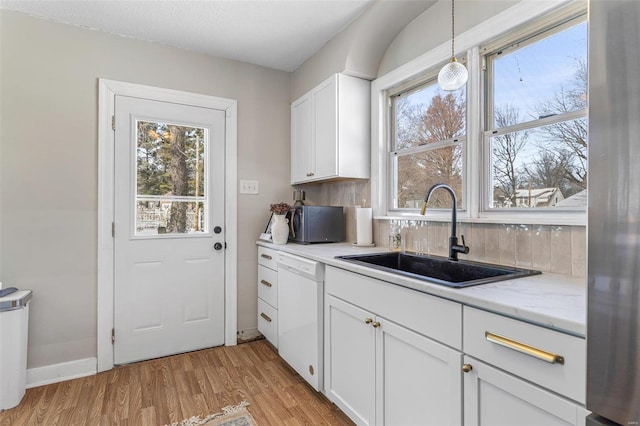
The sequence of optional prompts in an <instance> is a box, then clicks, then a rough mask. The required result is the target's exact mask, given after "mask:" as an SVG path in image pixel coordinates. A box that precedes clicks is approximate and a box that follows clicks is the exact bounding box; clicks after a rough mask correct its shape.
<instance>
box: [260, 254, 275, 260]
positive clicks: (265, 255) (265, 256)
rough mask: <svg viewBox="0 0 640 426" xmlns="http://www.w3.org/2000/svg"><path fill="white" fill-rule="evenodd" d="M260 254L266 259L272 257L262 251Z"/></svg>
mask: <svg viewBox="0 0 640 426" xmlns="http://www.w3.org/2000/svg"><path fill="white" fill-rule="evenodd" d="M260 256H262V257H264V258H265V259H267V260H271V259H273V257H271V256H269V255H268V254H264V253H262V254H261V255H260Z"/></svg>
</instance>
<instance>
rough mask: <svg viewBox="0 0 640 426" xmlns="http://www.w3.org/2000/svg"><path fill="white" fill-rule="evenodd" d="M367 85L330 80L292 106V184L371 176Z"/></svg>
mask: <svg viewBox="0 0 640 426" xmlns="http://www.w3.org/2000/svg"><path fill="white" fill-rule="evenodd" d="M370 96H371V94H370V83H369V81H367V80H362V79H360V78H355V77H350V76H347V75H342V74H334V75H332V76H331V77H329V78H328V79H327V80H325V81H324V82H322V83H321V84H320V85H318V86H317V87H315V88H314V89H312V90H311V91H310V92H308V93H306V94H305V95H304V96H302V97H301V98H300V99H298V100H296V101H295V102H293V103H292V104H291V183H292V184H298V183H304V182H314V181H320V180H325V179H336V178H361V179H368V178H369V176H370V164H371V158H370V116H371V114H370Z"/></svg>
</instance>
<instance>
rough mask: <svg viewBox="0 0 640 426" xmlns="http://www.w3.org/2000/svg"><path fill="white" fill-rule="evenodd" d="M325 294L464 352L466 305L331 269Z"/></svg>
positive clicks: (326, 280) (326, 281)
mask: <svg viewBox="0 0 640 426" xmlns="http://www.w3.org/2000/svg"><path fill="white" fill-rule="evenodd" d="M325 291H326V293H328V294H332V295H334V296H336V297H338V298H340V299H343V300H346V301H348V302H350V303H353V304H354V305H357V306H359V307H361V308H364V309H366V310H368V311H371V312H373V313H374V314H375V315H379V316H381V317H384V318H387V319H390V320H392V321H393V322H395V323H396V324H399V325H402V326H404V327H407V328H409V329H411V330H413V331H416V332H418V333H420V334H423V335H425V336H428V337H430V338H431V339H434V340H438V341H440V342H443V343H445V344H446V345H449V346H452V347H454V348H456V349H461V348H462V333H461V329H462V305H461V304H460V303H456V302H451V301H449V300H444V299H441V298H439V297H435V296H431V295H428V294H425V293H421V292H419V291H415V290H411V289H408V288H405V287H401V286H398V285H395V284H391V283H388V282H384V281H380V280H377V279H375V278H370V277H366V276H364V275H360V274H356V273H354V272H349V271H345V270H344V269H339V268H334V267H331V266H328V267H327V269H326V271H325Z"/></svg>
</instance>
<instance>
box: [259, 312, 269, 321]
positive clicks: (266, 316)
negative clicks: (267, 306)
mask: <svg viewBox="0 0 640 426" xmlns="http://www.w3.org/2000/svg"><path fill="white" fill-rule="evenodd" d="M260 316H261V317H262V318H264V319H265V320H266V321H267V322H271V318H269V316H268V315H266V314H265V313H264V312H260Z"/></svg>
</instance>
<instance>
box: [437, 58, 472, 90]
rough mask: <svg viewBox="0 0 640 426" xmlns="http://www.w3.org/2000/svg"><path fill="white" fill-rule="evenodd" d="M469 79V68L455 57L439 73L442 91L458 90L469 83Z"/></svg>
mask: <svg viewBox="0 0 640 426" xmlns="http://www.w3.org/2000/svg"><path fill="white" fill-rule="evenodd" d="M468 78H469V72H468V71H467V68H466V67H465V66H464V65H462V64H461V63H460V62H458V61H457V60H456V58H455V56H454V57H452V58H451V61H450V62H449V63H448V64H447V65H445V66H444V67H442V69H441V70H440V72H439V73H438V84H439V85H440V88H442V90H458V89H461V88H462V87H463V86H464V85H465V84H466V83H467V79H468Z"/></svg>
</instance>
